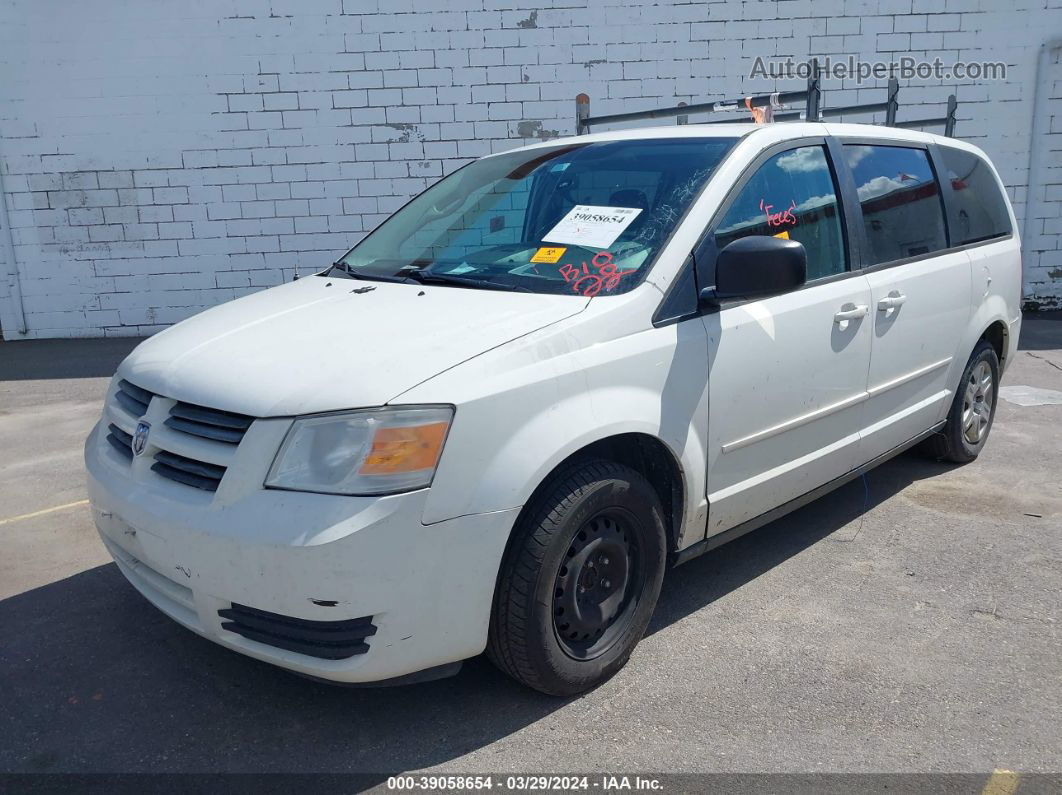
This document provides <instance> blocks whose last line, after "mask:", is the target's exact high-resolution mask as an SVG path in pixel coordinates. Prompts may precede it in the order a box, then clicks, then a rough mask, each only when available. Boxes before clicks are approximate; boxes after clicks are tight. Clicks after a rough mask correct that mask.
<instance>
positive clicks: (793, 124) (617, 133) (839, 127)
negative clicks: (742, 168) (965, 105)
mask: <svg viewBox="0 0 1062 795" xmlns="http://www.w3.org/2000/svg"><path fill="white" fill-rule="evenodd" d="M760 132H762V133H763V134H764V137H768V138H770V139H772V140H784V139H785V138H803V137H805V136H813V135H836V136H852V137H859V138H877V139H881V140H894V141H915V142H919V143H939V144H946V145H948V146H956V145H958V146H959V147H960V148H963V149H971V150H975V149H976V147H973V146H970V145H969V144H965V143H963V142H960V141H957V140H956V139H954V138H947V137H945V136H943V135H936V134H933V133H927V132H922V131H921V130H906V129H903V128H901V127H887V126H885V125H881V124H840V123H833V122H804V121H780V122H774V123H771V124H753V123H752V122H734V123H732V124H731V123H726V124H720V123H713V124H669V125H660V126H653V127H628V128H624V129H618V130H606V131H603V132H594V133H588V134H586V135H577V136H568V137H565V138H552V139H550V140H549V141H543V142H541V143H534V144H530V145H528V146H525V147H522V148H524V149H537V148H540V147H548V146H563V145H565V144H576V143H579V144H588V143H599V142H604V141H641V140H647V139H659V138H743V137H745V136H748V135H752V134H754V133H760ZM508 151H513V150H508Z"/></svg>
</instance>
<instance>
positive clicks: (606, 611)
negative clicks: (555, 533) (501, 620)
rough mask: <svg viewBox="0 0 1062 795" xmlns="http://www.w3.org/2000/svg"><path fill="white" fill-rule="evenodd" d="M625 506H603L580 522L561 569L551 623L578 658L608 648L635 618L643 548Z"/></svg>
mask: <svg viewBox="0 0 1062 795" xmlns="http://www.w3.org/2000/svg"><path fill="white" fill-rule="evenodd" d="M633 521H634V519H633V517H631V516H629V515H627V514H626V513H625V512H624V511H621V510H614V511H604V512H602V513H600V514H598V515H597V516H594V517H593V518H592V519H590V521H588V522H587V523H586V524H585V525H583V527H581V528H580V529H579V530H578V531H577V532H576V534H575V537H574V538H573V539H572V543H571V546H569V547H568V551H567V553H566V554H565V560H564V561H563V562H562V563H561V566H560V569H559V570H558V571H557V577H556V582H555V587H554V592H553V629H554V631H555V632H556V635H557V641H558V642H559V643H560V646H561V648H562V649H564V651H565V652H566V653H567V654H569V655H571V656H572V657H574V658H575V659H577V660H589V659H592V658H594V657H597V656H599V655H601V654H603V653H604V652H606V651H607V650H608V649H609V648H610V647H611V646H612V644H613V643H615V641H616V639H617V638H618V637H621V636H622V634H623V631H624V629H626V627H627V625H628V624H629V623H630V621H631V620H632V619H633V618H634V614H635V607H636V606H637V596H638V595H639V594H640V593H641V591H642V586H643V584H644V580H645V564H644V563H643V562H642V561H641V560H640V557H641V548H640V547H639V546H638V537H637V534H636V533H635V532H634V530H633V529H632V522H633Z"/></svg>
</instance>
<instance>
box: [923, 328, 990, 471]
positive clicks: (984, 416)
mask: <svg viewBox="0 0 1062 795" xmlns="http://www.w3.org/2000/svg"><path fill="white" fill-rule="evenodd" d="M998 393H999V357H998V356H997V355H996V350H995V348H993V347H992V346H991V345H990V344H989V343H988V342H986V341H985V340H981V341H980V342H978V343H977V347H976V348H974V352H973V354H972V355H971V356H970V361H969V362H967V364H966V369H965V370H963V373H962V379H961V380H960V381H959V388H958V389H956V390H955V397H954V399H953V400H952V403H951V409H950V410H949V411H948V419H947V422H946V423H945V425H944V428H943V429H942V430H941V431H940V432H939V433H935V434H933V435H932V436H930V437H929V438H928V439H926V440H925V442H923V443H922V448H921V449H922V451H923V452H924V453H925V454H926V455H928V456H930V457H931V458H935V459H937V460H938V461H951V462H953V463H956V464H968V463H969V462H970V461H973V460H974V459H975V458H977V456H978V455H979V454H980V452H981V450H982V449H984V446H985V442H986V441H988V434H989V431H991V430H992V421H993V420H994V419H995V417H996V400H997V398H998Z"/></svg>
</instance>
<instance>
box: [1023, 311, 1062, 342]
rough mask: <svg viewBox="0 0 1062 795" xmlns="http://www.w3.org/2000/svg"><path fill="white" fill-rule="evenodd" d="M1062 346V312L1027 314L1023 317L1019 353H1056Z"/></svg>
mask: <svg viewBox="0 0 1062 795" xmlns="http://www.w3.org/2000/svg"><path fill="white" fill-rule="evenodd" d="M1060 344H1062V310H1059V311H1053V312H1026V313H1025V314H1024V315H1023V316H1022V323H1021V334H1020V335H1019V336H1018V350H1019V351H1055V352H1057V351H1058V349H1059V347H1060Z"/></svg>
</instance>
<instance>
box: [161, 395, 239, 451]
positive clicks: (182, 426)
mask: <svg viewBox="0 0 1062 795" xmlns="http://www.w3.org/2000/svg"><path fill="white" fill-rule="evenodd" d="M252 422H254V417H248V416H247V415H245V414H236V413H234V412H231V411H221V410H220V409H210V408H206V407H204V406H196V405H193V404H191V403H177V404H175V405H174V406H173V408H171V409H170V416H169V419H167V420H166V424H167V425H168V426H170V427H171V428H173V429H174V430H178V431H183V432H184V433H189V434H192V435H193V436H202V437H203V438H204V439H213V440H214V441H217V442H226V443H227V444H239V443H240V440H241V439H243V435H244V434H245V433H246V432H247V429H248V428H250V427H251V423H252Z"/></svg>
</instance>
